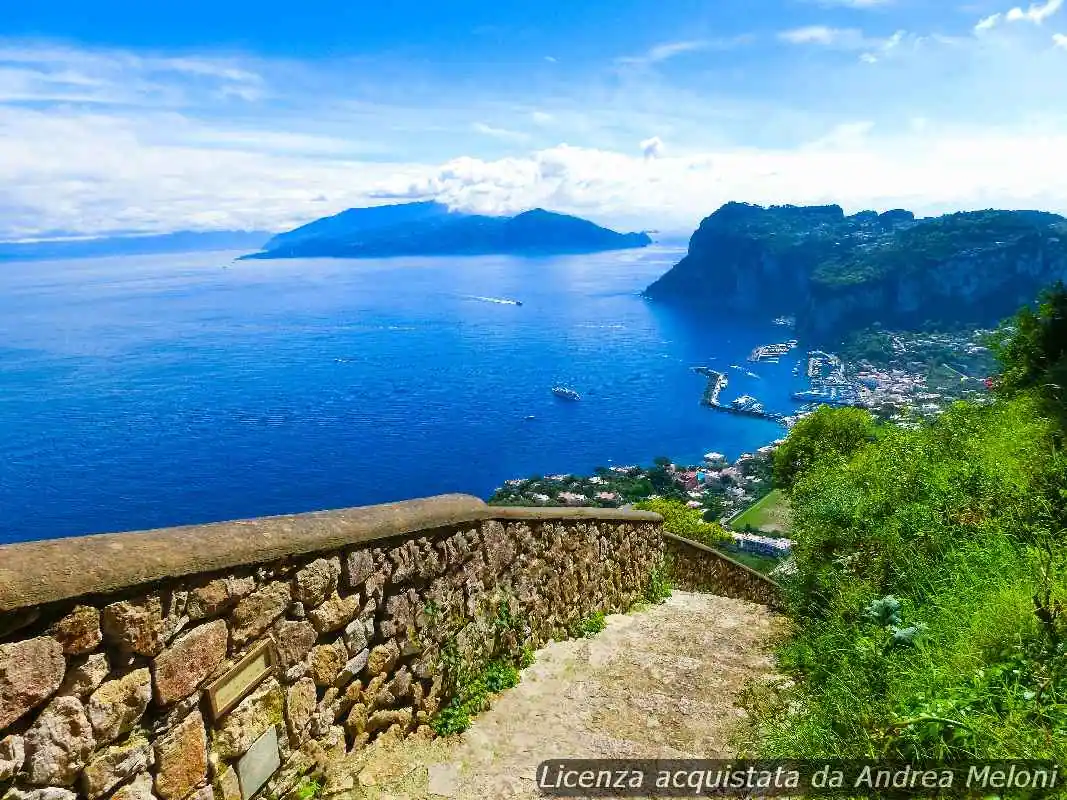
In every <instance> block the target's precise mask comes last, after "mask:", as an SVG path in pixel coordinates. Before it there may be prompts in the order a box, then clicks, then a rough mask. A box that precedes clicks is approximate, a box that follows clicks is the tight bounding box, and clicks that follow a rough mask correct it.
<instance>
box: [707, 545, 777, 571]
mask: <svg viewBox="0 0 1067 800" xmlns="http://www.w3.org/2000/svg"><path fill="white" fill-rule="evenodd" d="M721 551H722V553H723V555H725V556H728V557H729V558H732V559H733V560H734V561H737V562H738V563H740V564H744V565H745V566H746V567H748V568H749V569H754V570H756V572H758V573H760V574H761V575H767V574H768V573H770V571H771V570H773V569H774V568H775V567H777V566H778V565H779V564H781V563H782V560H781V559H780V558H773V557H771V556H761V555H756V554H755V553H742V552H738V551H736V550H727V549H725V548H721Z"/></svg>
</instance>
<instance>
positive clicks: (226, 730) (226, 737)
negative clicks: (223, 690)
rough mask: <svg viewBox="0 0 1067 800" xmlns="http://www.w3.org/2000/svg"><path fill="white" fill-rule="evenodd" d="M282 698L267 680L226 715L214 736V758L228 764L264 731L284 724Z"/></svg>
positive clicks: (272, 681) (277, 687)
mask: <svg viewBox="0 0 1067 800" xmlns="http://www.w3.org/2000/svg"><path fill="white" fill-rule="evenodd" d="M284 705H285V696H284V694H283V693H282V687H281V685H280V684H279V683H278V681H277V680H275V679H274V678H271V679H270V680H268V681H267V682H266V683H264V684H263V686H261V687H260V688H259V689H257V690H256V691H254V692H253V693H252V694H250V695H249V696H248V697H246V698H245V699H244V700H242V701H241V703H240V704H239V705H238V706H237V707H236V708H235V709H234V710H233V711H231V712H230V713H229V714H227V715H226V716H225V717H224V718H223V720H222V722H221V724H220V725H219V727H218V729H217V730H216V732H215V737H214V751H215V755H216V756H217V757H218V758H220V759H222V760H224V761H229V760H231V759H234V758H237V757H238V756H240V755H242V754H243V753H244V752H245V751H246V750H248V748H249V747H251V746H252V743H253V742H254V741H255V740H256V739H258V738H259V737H260V736H262V735H263V733H264V732H265V731H266V730H267V728H269V727H271V726H272V725H279V724H282V723H283V721H284V710H283V709H284Z"/></svg>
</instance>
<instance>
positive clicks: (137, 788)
mask: <svg viewBox="0 0 1067 800" xmlns="http://www.w3.org/2000/svg"><path fill="white" fill-rule="evenodd" d="M152 788H153V787H152V776H151V775H149V774H148V773H147V772H142V773H141V774H140V775H138V776H137V777H136V778H134V779H133V780H132V781H130V782H129V783H127V784H126V785H124V786H120V787H119V788H118V790H116V792H115V793H114V794H113V795H111V797H109V798H108V800H156V796H155V794H153V793H152Z"/></svg>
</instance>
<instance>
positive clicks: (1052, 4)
mask: <svg viewBox="0 0 1067 800" xmlns="http://www.w3.org/2000/svg"><path fill="white" fill-rule="evenodd" d="M1062 7H1063V0H1048V2H1046V3H1043V4H1039V3H1032V4H1031V5H1030V7H1029V8H1028V9H1026V11H1023V10H1022V9H1021V8H1019V7H1016V8H1013V9H1011V10H1010V11H1009V12H1008V13H1007V15H1006V16H1005V19H1006V20H1007V21H1008V22H1020V21H1026V22H1033V23H1035V24H1036V25H1040V24H1041V23H1042V22H1044V21H1045V20H1046V19H1048V18H1049V17H1051V16H1052V15H1053V14H1055V13H1056V12H1057V11H1059V10H1060V9H1061V8H1062Z"/></svg>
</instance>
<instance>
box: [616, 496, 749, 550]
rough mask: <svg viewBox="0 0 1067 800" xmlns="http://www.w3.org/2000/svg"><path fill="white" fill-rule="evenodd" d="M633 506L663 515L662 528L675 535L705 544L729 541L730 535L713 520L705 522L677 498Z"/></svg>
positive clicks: (698, 513) (647, 501) (649, 501)
mask: <svg viewBox="0 0 1067 800" xmlns="http://www.w3.org/2000/svg"><path fill="white" fill-rule="evenodd" d="M634 508H636V509H639V510H641V511H653V512H655V513H656V514H659V515H660V516H661V517H663V529H664V530H666V531H670V532H671V533H673V534H675V535H677V536H684V537H685V538H687V539H693V540H694V541H697V542H702V543H703V544H707V545H715V544H721V543H722V542H725V541H729V540H730V535H729V534H728V533H726V531H724V530H723V529H722V526H721V525H718V524H716V523H714V522H705V521H704V518H703V515H702V514H701V512H700V511H698V510H697V509H695V508H688V507H687V506H686V505H685V503H682V502H680V501H678V500H668V499H666V498H660V499H657V500H645V501H644V502H641V503H636V504H635V505H634Z"/></svg>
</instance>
